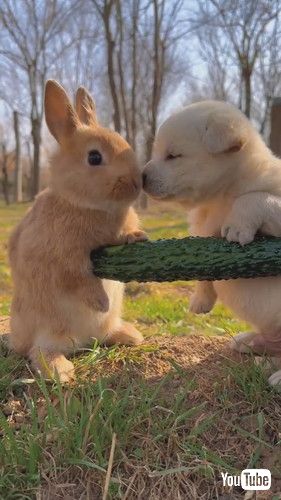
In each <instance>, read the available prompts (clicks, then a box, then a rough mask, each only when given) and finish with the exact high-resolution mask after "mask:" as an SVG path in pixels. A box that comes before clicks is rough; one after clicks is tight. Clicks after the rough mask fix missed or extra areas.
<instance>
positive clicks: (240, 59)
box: [195, 0, 281, 117]
mask: <svg viewBox="0 0 281 500" xmlns="http://www.w3.org/2000/svg"><path fill="white" fill-rule="evenodd" d="M280 6H281V4H280V0H272V1H271V2H268V1H266V0H248V1H247V2H245V1H244V0H208V1H207V2H206V1H205V0H199V2H198V10H197V15H196V16H195V22H196V23H197V26H198V27H199V29H201V32H202V29H204V27H205V26H208V27H212V28H213V30H214V31H215V33H216V37H217V39H221V38H223V39H224V40H226V43H228V44H229V46H230V47H231V49H232V51H231V55H232V59H233V62H235V64H236V65H237V68H238V71H239V77H240V80H241V88H242V96H241V107H242V110H243V111H244V112H245V114H246V116H248V117H249V116H250V115H251V106H252V77H253V73H254V69H255V66H256V64H257V60H258V58H259V56H260V53H261V43H262V38H263V36H264V33H265V32H266V31H268V32H269V31H270V30H271V25H272V22H273V21H274V19H275V18H276V17H277V16H278V15H279V12H280ZM202 26H203V28H202Z"/></svg>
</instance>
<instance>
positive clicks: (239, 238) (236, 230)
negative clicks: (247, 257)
mask: <svg viewBox="0 0 281 500" xmlns="http://www.w3.org/2000/svg"><path fill="white" fill-rule="evenodd" d="M221 235H222V237H223V238H226V239H227V241H229V242H231V241H235V242H237V243H240V245H242V246H243V245H247V244H248V243H251V242H252V241H253V240H254V238H255V235H256V228H255V227H254V226H251V225H247V226H245V225H243V223H242V222H237V221H235V222H234V221H233V222H232V221H231V220H227V221H226V222H225V224H224V225H223V226H222V228H221Z"/></svg>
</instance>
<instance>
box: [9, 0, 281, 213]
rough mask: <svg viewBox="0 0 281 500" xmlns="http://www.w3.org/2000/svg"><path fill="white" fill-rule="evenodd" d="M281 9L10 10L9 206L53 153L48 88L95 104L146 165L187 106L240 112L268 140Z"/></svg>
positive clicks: (144, 4) (50, 4)
mask: <svg viewBox="0 0 281 500" xmlns="http://www.w3.org/2000/svg"><path fill="white" fill-rule="evenodd" d="M280 9H281V0H249V1H247V2H245V1H244V0H197V1H194V0H126V1H123V0H23V1H20V2H19V1H17V0H1V3H0V125H1V126H0V175H1V184H0V186H2V189H1V196H2V197H3V198H4V199H5V201H6V202H7V203H8V202H9V201H21V200H22V199H30V198H33V197H34V196H35V195H36V194H37V192H38V191H39V190H40V189H41V188H42V187H44V185H45V183H46V176H47V169H46V164H47V155H48V152H49V150H50V149H51V147H52V140H51V138H50V137H49V135H48V133H47V131H46V129H45V126H44V120H43V94H44V84H45V81H46V79H47V78H55V79H58V80H59V81H60V82H61V83H62V85H64V86H65V88H66V89H67V90H68V91H69V92H70V93H71V94H74V92H75V89H76V88H77V86H78V85H84V86H86V87H87V88H88V89H89V90H90V91H91V92H92V93H93V95H94V97H95V99H96V103H97V109H98V113H99V117H100V121H101V122H102V123H103V124H104V125H106V126H111V127H113V128H115V129H116V130H117V131H118V132H120V133H121V134H123V135H124V136H125V137H126V139H127V140H128V142H129V143H130V144H131V145H132V146H133V147H134V148H135V149H136V150H137V152H138V155H139V158H140V161H141V162H142V163H143V164H144V163H145V162H146V161H147V160H148V159H149V158H150V155H151V149H152V144H153V138H154V136H155V132H156V130H157V127H158V125H159V123H160V122H161V121H162V120H163V119H164V118H165V116H167V114H168V113H170V112H171V111H172V110H174V109H176V108H177V107H179V106H181V105H185V104H188V103H189V102H192V101H194V100H198V99H206V98H215V99H224V100H228V101H230V102H233V103H234V104H235V105H237V106H238V107H240V109H241V110H242V111H243V112H244V113H245V114H246V115H247V116H249V117H250V118H251V119H252V120H253V121H254V123H255V125H256V126H257V127H258V128H259V129H260V131H261V133H262V134H264V136H265V138H266V139H267V138H268V135H269V114H270V109H271V104H272V100H273V98H274V97H275V96H278V95H280V93H281V84H280V81H281V79H280V76H281V75H280V73H281V60H280V57H281V55H280V54H281V50H280V49H281V37H280Z"/></svg>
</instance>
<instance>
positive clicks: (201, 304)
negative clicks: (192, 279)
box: [189, 293, 214, 314]
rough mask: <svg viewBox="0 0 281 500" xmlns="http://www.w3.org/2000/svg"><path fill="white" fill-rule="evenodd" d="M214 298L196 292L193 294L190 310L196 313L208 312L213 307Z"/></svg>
mask: <svg viewBox="0 0 281 500" xmlns="http://www.w3.org/2000/svg"><path fill="white" fill-rule="evenodd" d="M213 305H214V300H213V299H212V298H211V297H208V296H207V295H206V296H205V295H198V294H197V293H194V294H193V295H192V296H191V299H190V304H189V311H190V312H192V313H194V314H206V313H208V312H210V311H211V310H212V308H213Z"/></svg>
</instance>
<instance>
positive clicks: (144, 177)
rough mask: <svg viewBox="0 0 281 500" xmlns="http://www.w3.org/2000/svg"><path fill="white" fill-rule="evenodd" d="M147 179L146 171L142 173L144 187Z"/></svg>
mask: <svg viewBox="0 0 281 500" xmlns="http://www.w3.org/2000/svg"><path fill="white" fill-rule="evenodd" d="M146 180H147V174H146V173H145V172H144V173H143V174H142V185H143V187H144V186H145V182H146Z"/></svg>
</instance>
